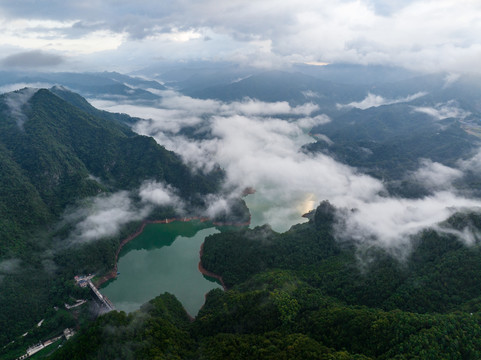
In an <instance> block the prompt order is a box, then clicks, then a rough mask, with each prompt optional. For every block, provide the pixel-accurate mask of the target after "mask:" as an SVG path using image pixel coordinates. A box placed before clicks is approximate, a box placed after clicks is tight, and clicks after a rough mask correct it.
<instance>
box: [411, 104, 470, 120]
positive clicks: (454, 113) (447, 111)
mask: <svg viewBox="0 0 481 360" xmlns="http://www.w3.org/2000/svg"><path fill="white" fill-rule="evenodd" d="M413 109H414V111H417V112H420V113H424V114H428V115H430V116H432V117H433V118H435V119H436V120H444V119H448V118H455V119H464V118H466V117H467V116H469V115H471V113H470V112H469V111H466V110H463V109H461V108H460V107H459V106H458V104H457V103H456V102H455V101H448V102H447V103H439V104H436V105H435V106H434V107H422V106H420V107H414V108H413Z"/></svg>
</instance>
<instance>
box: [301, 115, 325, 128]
mask: <svg viewBox="0 0 481 360" xmlns="http://www.w3.org/2000/svg"><path fill="white" fill-rule="evenodd" d="M330 121H331V118H330V117H329V116H327V115H325V114H321V115H317V116H315V117H304V118H301V119H299V120H297V124H298V125H299V126H300V127H301V128H302V129H305V130H310V129H311V128H312V127H314V126H317V125H324V124H327V123H328V122H330Z"/></svg>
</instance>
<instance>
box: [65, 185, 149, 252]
mask: <svg viewBox="0 0 481 360" xmlns="http://www.w3.org/2000/svg"><path fill="white" fill-rule="evenodd" d="M149 210H150V209H149V208H145V209H143V210H139V209H137V208H136V207H135V206H134V204H133V201H132V199H131V198H130V194H129V193H128V192H127V191H120V192H117V193H114V194H111V195H100V196H98V197H96V198H93V199H91V203H90V204H88V205H87V206H85V207H81V208H78V209H75V210H74V211H73V212H71V213H68V214H67V215H66V216H65V220H66V221H67V222H69V223H74V224H75V228H74V230H73V231H72V233H71V235H70V240H71V241H72V242H74V243H78V242H89V241H94V240H98V239H101V238H104V237H108V236H114V235H116V234H118V232H119V230H120V228H121V227H122V226H123V225H125V224H126V223H128V222H130V221H135V220H140V219H142V218H143V217H145V216H146V215H147V214H148V212H149Z"/></svg>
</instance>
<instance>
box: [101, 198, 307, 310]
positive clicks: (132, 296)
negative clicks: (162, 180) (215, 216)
mask: <svg viewBox="0 0 481 360" xmlns="http://www.w3.org/2000/svg"><path fill="white" fill-rule="evenodd" d="M245 200H246V203H247V205H248V207H249V209H250V211H251V215H252V216H251V225H250V227H251V228H253V227H255V226H259V225H263V224H265V223H270V224H271V226H272V228H273V229H274V230H275V231H279V232H283V231H286V230H288V229H289V228H290V227H291V226H292V225H293V224H296V223H299V222H302V221H305V220H306V219H304V218H301V217H300V215H301V214H302V208H297V207H293V208H289V207H287V206H286V205H285V204H284V203H282V202H280V203H279V204H273V202H272V200H270V199H266V198H265V197H264V196H262V195H261V194H260V193H259V192H257V193H256V194H252V195H249V196H247V197H246V198H245ZM300 204H301V205H302V204H303V203H302V202H300ZM274 205H277V206H278V207H277V208H276V207H275V206H274ZM308 205H311V204H310V203H309V204H308ZM291 206H292V205H291ZM271 208H274V209H275V210H276V211H275V212H271V211H270V209H271ZM286 210H288V211H286ZM273 214H276V216H271V215H273ZM276 218H277V221H275V220H276ZM218 232H220V231H219V228H217V227H214V226H213V225H212V224H211V223H210V222H201V221H198V220H193V221H185V222H184V221H173V222H171V223H168V224H148V225H146V226H145V228H144V231H143V232H142V233H141V234H140V235H139V236H137V237H136V238H134V239H133V240H131V241H130V242H128V243H127V244H126V245H125V246H124V247H123V248H122V251H121V252H120V254H119V259H118V267H117V270H118V272H119V275H118V276H117V278H115V279H113V280H110V281H108V282H107V283H105V284H104V285H103V286H102V288H101V289H100V291H101V293H102V294H103V295H106V296H107V297H108V298H109V299H110V301H112V303H113V304H114V305H115V307H116V308H117V310H121V311H125V312H132V311H135V310H138V309H139V308H140V307H141V306H142V305H143V304H145V303H146V302H148V301H149V300H151V299H153V298H154V297H156V296H158V295H160V294H163V293H164V292H169V293H171V294H174V295H175V296H176V297H177V299H178V300H179V301H180V302H181V303H182V305H183V306H184V308H185V309H186V310H187V312H188V313H189V314H190V315H191V316H196V315H197V313H198V311H199V309H200V308H201V307H202V305H203V304H204V301H205V294H206V293H208V292H209V291H210V290H212V289H215V288H222V286H221V285H220V284H219V283H218V282H217V281H216V280H215V279H212V278H209V277H206V276H204V275H203V274H202V273H201V272H200V271H199V268H198V265H199V261H200V256H199V251H200V248H201V245H202V243H203V242H204V239H205V238H206V237H207V236H209V235H212V234H215V233H218Z"/></svg>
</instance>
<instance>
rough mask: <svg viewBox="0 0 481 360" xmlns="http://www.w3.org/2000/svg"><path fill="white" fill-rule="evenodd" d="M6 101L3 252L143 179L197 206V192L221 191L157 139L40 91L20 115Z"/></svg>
mask: <svg viewBox="0 0 481 360" xmlns="http://www.w3.org/2000/svg"><path fill="white" fill-rule="evenodd" d="M23 91H27V90H23ZM20 92H21V91H20ZM9 96H12V95H11V94H5V95H3V96H2V97H1V98H0V107H1V109H0V110H1V111H0V161H1V167H0V171H1V174H2V176H1V177H0V179H1V180H0V181H2V187H1V190H0V191H1V193H0V206H1V207H2V208H3V210H4V211H2V215H3V216H2V219H1V221H2V222H4V226H3V227H2V231H3V232H4V237H2V244H1V245H0V254H5V252H6V251H8V250H9V249H13V248H15V247H18V246H20V245H19V244H15V243H17V242H21V241H20V239H19V237H21V233H22V232H23V231H25V228H26V227H27V228H28V227H29V226H30V227H34V226H39V225H43V224H45V223H48V222H49V221H52V220H55V219H56V218H58V216H59V215H60V214H61V213H62V212H63V211H64V209H65V207H66V206H67V205H69V204H74V203H75V202H76V201H77V200H78V199H81V198H83V197H86V196H94V195H97V194H98V193H100V192H106V191H113V190H119V189H132V188H135V187H138V186H139V185H140V184H141V183H142V181H145V180H156V181H159V182H160V181H161V182H165V183H167V184H174V185H175V187H176V188H177V189H178V190H179V193H180V195H181V196H182V197H184V198H188V199H191V200H192V201H194V202H195V201H198V202H199V201H200V198H197V200H196V196H197V194H206V193H212V192H215V191H216V190H217V189H218V185H219V181H220V179H221V177H222V174H221V172H217V173H211V174H210V175H207V176H204V175H200V174H193V173H192V172H191V171H190V170H189V169H188V168H187V167H186V166H185V165H184V164H183V163H182V161H181V159H180V158H179V156H177V155H176V154H174V153H172V152H170V151H167V150H166V149H165V148H163V147H162V146H160V145H158V144H157V143H156V142H155V141H154V140H153V139H152V138H149V137H146V136H140V135H137V134H135V133H133V132H132V131H131V130H130V129H129V128H128V127H127V126H125V125H122V124H121V123H119V122H117V121H112V120H109V119H106V118H105V116H103V117H100V116H94V115H92V114H91V113H87V112H84V111H82V110H81V109H80V108H79V107H76V106H73V105H70V104H69V103H68V102H66V101H64V100H62V99H61V98H59V97H58V96H55V95H54V94H53V93H52V92H50V91H48V90H45V89H41V90H38V91H36V92H35V93H34V94H33V95H32V96H31V98H30V99H29V100H28V102H26V103H24V104H19V105H18V106H19V109H17V110H18V111H16V112H12V111H11V109H10V107H9V106H10V105H8V101H9V100H8V99H9ZM72 96H74V95H71V97H72ZM91 112H93V111H91ZM19 116H22V117H24V119H23V120H22V124H21V126H20V125H19V122H18V117H19ZM7 243H8V244H9V245H8V246H7Z"/></svg>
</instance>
